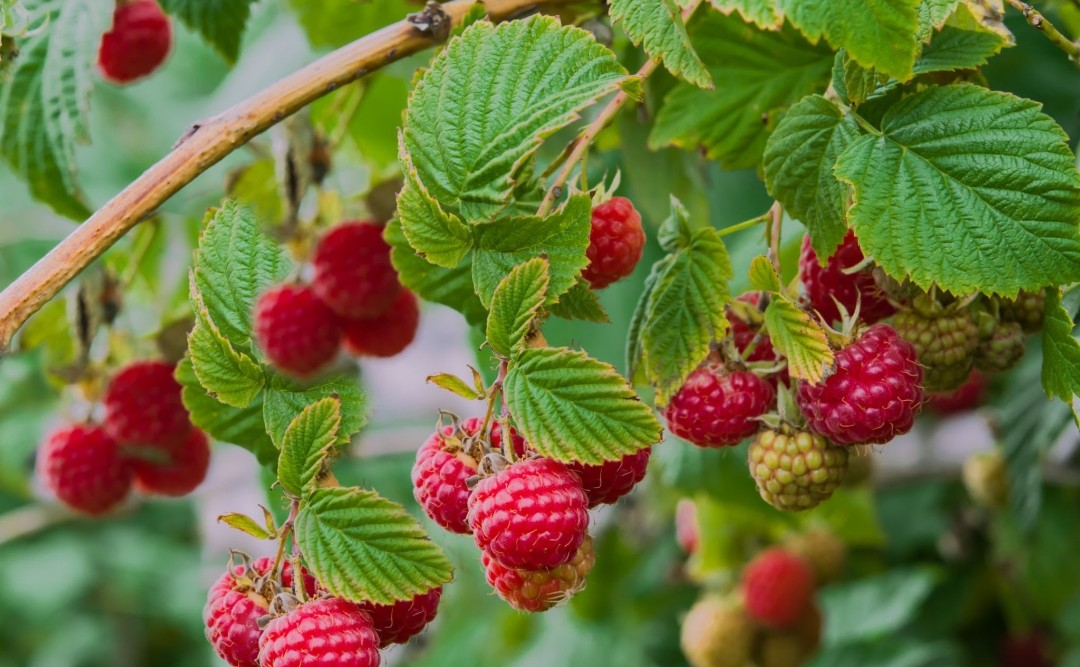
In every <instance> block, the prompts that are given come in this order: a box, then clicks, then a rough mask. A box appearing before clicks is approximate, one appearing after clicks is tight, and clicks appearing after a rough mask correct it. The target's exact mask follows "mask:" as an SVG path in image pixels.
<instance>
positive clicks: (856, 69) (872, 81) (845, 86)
mask: <svg viewBox="0 0 1080 667" xmlns="http://www.w3.org/2000/svg"><path fill="white" fill-rule="evenodd" d="M888 81H889V77H888V76H886V75H884V74H881V73H880V72H878V71H877V70H876V69H873V68H867V67H863V66H862V65H860V64H859V63H857V62H855V61H854V60H852V59H851V56H849V55H848V53H847V50H846V49H840V50H839V51H838V52H837V53H836V61H835V62H834V63H833V86H834V87H835V88H836V92H837V93H838V94H839V95H840V97H841V98H842V99H843V100H844V101H846V102H847V103H848V104H850V105H851V106H853V107H857V106H859V105H861V104H863V103H864V102H866V101H867V100H869V99H871V98H873V97H876V96H878V95H880V94H881V90H882V88H883V87H884V86H885V85H886V84H887V82H888Z"/></svg>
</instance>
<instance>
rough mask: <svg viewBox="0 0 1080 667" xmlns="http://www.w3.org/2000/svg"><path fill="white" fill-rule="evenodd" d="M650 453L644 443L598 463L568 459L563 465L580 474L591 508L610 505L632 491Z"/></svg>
mask: <svg viewBox="0 0 1080 667" xmlns="http://www.w3.org/2000/svg"><path fill="white" fill-rule="evenodd" d="M651 454H652V447H646V448H645V449H640V450H638V451H636V452H634V453H633V454H627V455H626V456H624V457H622V458H621V459H619V460H617V461H605V462H604V463H601V464H600V465H586V464H584V463H570V464H567V467H568V468H570V470H572V471H573V472H574V473H575V474H577V476H578V477H579V478H581V486H582V488H583V489H585V495H586V496H588V498H589V507H590V508H593V507H596V506H597V505H611V504H613V503H614V502H615V501H617V500H618V499H619V498H622V497H623V496H625V495H626V494H628V493H630V492H631V491H633V489H634V487H635V486H637V483H638V482H640V481H641V480H643V479H645V471H646V470H647V469H648V467H649V456H650V455H651Z"/></svg>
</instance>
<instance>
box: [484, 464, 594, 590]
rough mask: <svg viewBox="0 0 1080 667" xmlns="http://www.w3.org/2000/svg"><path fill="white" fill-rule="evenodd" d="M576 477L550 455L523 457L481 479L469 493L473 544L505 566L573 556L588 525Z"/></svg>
mask: <svg viewBox="0 0 1080 667" xmlns="http://www.w3.org/2000/svg"><path fill="white" fill-rule="evenodd" d="M587 504H588V499H587V498H586V496H585V492H584V491H583V490H582V488H581V482H580V481H579V480H578V478H577V475H575V474H574V473H572V472H570V470H568V469H567V467H566V466H565V465H563V464H562V463H559V462H557V461H552V460H550V459H527V460H525V461H520V462H518V463H514V464H511V465H510V466H508V467H506V468H505V469H503V470H501V471H499V472H497V473H495V474H494V475H491V476H490V477H485V478H484V479H482V480H480V482H479V483H478V484H477V485H476V487H475V488H473V491H472V494H471V495H470V496H469V526H470V527H471V528H472V531H473V536H474V537H475V538H476V546H478V547H480V548H481V549H483V550H485V551H489V552H490V553H491V556H492V557H493V558H495V559H496V560H498V561H499V562H500V563H501V564H503V565H505V566H506V567H513V568H520V569H523V570H543V569H547V568H552V567H558V566H559V565H562V564H563V563H568V562H570V561H571V560H572V559H573V558H574V554H575V553H576V552H577V550H578V547H580V546H581V542H582V540H584V539H585V529H586V528H587V527H588V525H589V514H588V511H587V508H586V505H587Z"/></svg>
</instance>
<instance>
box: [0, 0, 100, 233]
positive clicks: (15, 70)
mask: <svg viewBox="0 0 1080 667" xmlns="http://www.w3.org/2000/svg"><path fill="white" fill-rule="evenodd" d="M23 7H24V9H25V10H26V25H27V26H28V27H29V28H31V30H29V31H28V32H27V33H26V34H25V35H24V36H23V37H21V38H19V39H18V40H17V42H16V44H17V46H18V48H19V56H18V58H9V60H10V63H8V64H6V65H5V72H4V76H3V79H0V155H2V156H3V159H4V160H5V161H6V162H7V163H8V164H9V165H10V166H11V169H12V171H14V172H15V173H16V174H18V175H19V177H21V178H22V179H24V180H25V181H26V182H27V184H28V185H29V186H30V193H31V194H32V195H33V196H34V198H35V199H37V200H39V201H42V202H44V203H46V204H48V205H49V206H51V207H52V208H53V210H54V211H56V212H57V213H59V214H60V215H64V216H67V217H69V218H74V219H77V220H81V219H83V218H85V217H87V216H88V215H89V214H90V211H89V208H88V207H87V205H86V199H85V197H84V195H83V192H82V189H81V188H80V187H79V183H78V180H77V174H76V160H75V145H76V144H77V143H87V142H89V140H90V130H89V124H88V117H87V116H88V112H89V107H90V90H91V88H92V87H93V85H94V81H95V74H94V70H93V63H94V58H95V56H96V54H97V50H98V43H99V41H100V39H101V35H102V33H103V32H105V30H106V29H108V27H109V19H110V17H111V14H112V9H113V6H112V4H111V3H107V2H99V1H97V0H27V1H26V2H25V3H24V5H23Z"/></svg>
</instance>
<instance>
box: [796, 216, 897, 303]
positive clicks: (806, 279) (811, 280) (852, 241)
mask: <svg viewBox="0 0 1080 667" xmlns="http://www.w3.org/2000/svg"><path fill="white" fill-rule="evenodd" d="M863 259H865V258H864V257H863V254H862V250H861V249H860V248H859V242H858V240H857V239H856V238H855V232H853V231H849V232H848V233H847V236H845V237H844V240H843V242H841V243H840V247H839V248H837V249H836V253H834V254H833V256H832V257H830V258H829V261H828V262H826V264H825V266H822V265H821V264H820V263H818V256H817V253H816V252H814V248H813V246H811V245H810V236H809V235H807V236H804V237H803V242H802V254H801V255H799V276H800V278H801V279H802V284H803V287H805V288H806V296H807V298H809V300H810V305H811V306H813V308H814V309H815V310H817V311H818V312H819V313H821V316H822V317H824V318H825V321H827V322H835V321H836V320H839V319H840V310H839V309H838V308H837V307H836V303H835V302H834V301H833V297H835V298H836V299H837V300H838V301H839V302H840V303H842V304H843V305H844V308H846V309H847V311H848V313H854V312H855V304H856V303H860V304H861V305H860V306H859V319H861V320H862V321H863V322H866V323H867V324H873V323H874V322H877V321H878V320H882V319H885V318H886V317H888V316H889V315H892V314H893V313H894V312H896V309H895V308H893V306H892V304H890V303H889V300H888V298H887V296H886V295H885V293H884V292H883V291H881V288H880V287H878V285H877V282H876V281H875V280H874V273H873V270H872V269H869V268H867V269H864V270H862V271H859V272H857V273H854V274H852V275H848V274H845V273H844V270H845V269H849V268H851V267H853V266H857V265H858V264H859V263H860V262H862V261H863ZM860 295H861V297H862V298H861V301H860Z"/></svg>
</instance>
